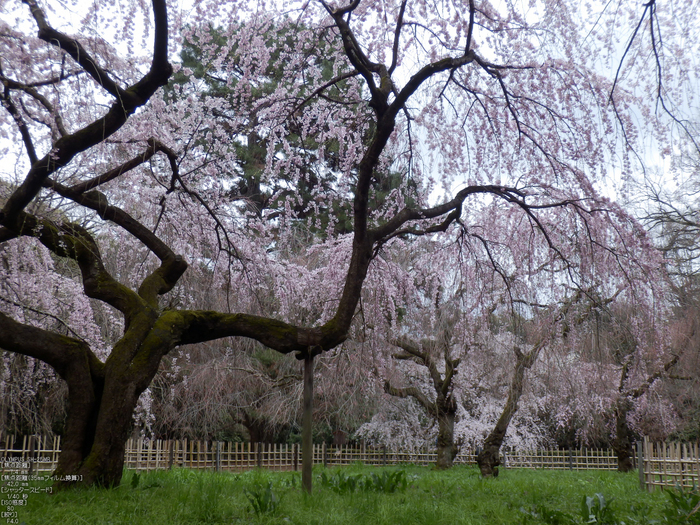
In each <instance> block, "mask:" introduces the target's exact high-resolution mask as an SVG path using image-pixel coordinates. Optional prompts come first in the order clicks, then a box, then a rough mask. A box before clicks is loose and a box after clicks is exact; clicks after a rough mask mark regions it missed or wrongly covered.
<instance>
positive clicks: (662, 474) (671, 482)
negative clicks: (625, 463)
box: [637, 438, 700, 491]
mask: <svg viewBox="0 0 700 525" xmlns="http://www.w3.org/2000/svg"><path fill="white" fill-rule="evenodd" d="M643 451H644V452H643V454H640V455H638V459H637V461H638V464H639V467H640V468H639V483H640V485H641V486H642V487H643V488H646V489H647V490H649V491H653V490H655V489H656V488H669V487H683V488H684V489H697V488H698V485H700V483H699V482H698V481H699V480H700V447H698V444H697V443H652V442H651V441H649V440H648V439H647V438H645V439H644V444H643Z"/></svg>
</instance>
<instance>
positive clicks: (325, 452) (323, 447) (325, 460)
mask: <svg viewBox="0 0 700 525" xmlns="http://www.w3.org/2000/svg"><path fill="white" fill-rule="evenodd" d="M321 454H322V457H323V466H324V467H326V468H328V450H327V449H326V442H325V441H324V442H323V444H322V445H321Z"/></svg>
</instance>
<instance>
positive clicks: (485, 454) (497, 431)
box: [476, 341, 544, 478]
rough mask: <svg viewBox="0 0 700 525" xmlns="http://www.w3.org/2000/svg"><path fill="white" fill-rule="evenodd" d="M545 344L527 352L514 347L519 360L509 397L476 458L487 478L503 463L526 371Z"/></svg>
mask: <svg viewBox="0 0 700 525" xmlns="http://www.w3.org/2000/svg"><path fill="white" fill-rule="evenodd" d="M543 345H544V343H543V342H542V341H540V342H538V343H537V344H535V345H534V346H533V348H532V349H531V350H530V351H529V352H528V353H527V354H523V353H522V352H521V351H520V349H519V348H517V347H515V348H514V349H513V350H514V352H515V357H516V359H517V361H516V363H515V372H514V373H513V379H512V380H511V384H510V390H509V391H508V399H507V400H506V404H505V406H504V407H503V412H501V417H499V418H498V421H497V422H496V426H495V427H494V428H493V430H492V431H491V433H490V434H489V435H488V437H487V438H486V440H485V441H484V449H483V450H482V451H481V452H480V453H479V455H478V456H477V458H476V462H477V464H478V465H479V470H480V471H481V475H482V476H483V477H485V478H490V477H494V478H495V477H496V476H498V466H499V465H500V464H501V445H503V438H505V436H506V432H508V425H510V422H511V420H512V419H513V416H514V415H515V413H516V412H517V411H518V401H520V396H522V394H523V387H524V380H525V371H526V370H527V369H528V368H530V367H531V366H532V365H533V363H534V362H535V360H536V359H537V356H538V355H539V353H540V350H541V349H542V346H543Z"/></svg>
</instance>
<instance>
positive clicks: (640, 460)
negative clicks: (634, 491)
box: [637, 441, 647, 490]
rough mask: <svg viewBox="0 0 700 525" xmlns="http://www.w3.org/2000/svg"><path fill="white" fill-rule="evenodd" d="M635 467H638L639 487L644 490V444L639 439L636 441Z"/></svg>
mask: <svg viewBox="0 0 700 525" xmlns="http://www.w3.org/2000/svg"><path fill="white" fill-rule="evenodd" d="M637 468H638V469H639V488H640V489H642V490H646V489H647V487H646V483H645V482H644V445H643V444H642V442H641V441H637Z"/></svg>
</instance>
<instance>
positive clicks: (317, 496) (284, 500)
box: [2, 465, 669, 525]
mask: <svg viewBox="0 0 700 525" xmlns="http://www.w3.org/2000/svg"><path fill="white" fill-rule="evenodd" d="M384 470H386V471H388V472H394V471H397V470H405V471H406V474H407V477H408V487H407V488H405V490H397V491H396V492H393V493H383V492H380V491H378V490H377V489H376V487H375V486H374V485H372V484H371V483H367V484H366V486H367V488H364V487H365V485H360V486H361V487H362V488H360V489H357V490H355V489H353V490H347V491H345V492H342V491H340V490H339V489H338V486H337V483H336V486H335V487H331V486H330V485H326V486H325V487H324V486H322V484H321V474H322V473H324V472H325V474H326V480H329V479H330V478H332V477H333V476H335V477H336V481H337V480H338V479H340V480H341V481H342V480H343V479H345V478H346V477H347V476H348V475H361V476H362V479H369V478H370V477H371V474H372V473H381V472H382V469H377V468H373V467H364V466H361V465H355V466H351V467H348V468H346V469H344V470H343V471H342V474H341V475H340V476H338V475H337V473H338V470H337V469H329V470H324V469H323V468H318V469H315V471H314V494H313V495H312V496H310V497H309V496H307V495H305V494H303V493H302V491H301V489H300V487H299V485H300V476H299V474H298V473H293V472H269V471H264V470H256V471H250V472H245V473H240V474H232V473H218V474H217V473H214V472H197V471H190V470H186V469H176V470H173V471H158V472H150V473H142V474H140V475H138V477H137V478H134V476H135V474H134V473H132V472H127V473H125V475H124V479H123V481H122V486H120V487H119V488H116V489H112V490H108V489H94V488H87V487H86V488H76V489H73V490H69V491H64V492H60V493H58V494H53V495H46V494H31V495H30V496H29V501H28V505H27V507H26V508H21V507H17V510H18V512H19V522H20V523H22V522H24V523H26V524H29V525H31V524H37V525H39V524H40V525H50V524H61V525H63V524H82V523H85V524H90V525H100V524H128V525H140V524H143V525H159V524H163V525H172V524H200V523H202V524H205V523H206V524H234V523H264V524H289V523H291V524H305V525H309V524H319V525H332V524H350V525H357V524H365V523H366V524H387V525H388V524H391V525H396V524H401V525H410V524H445V525H452V524H480V525H481V524H518V525H521V524H535V523H552V522H553V521H551V520H552V519H554V518H551V517H550V518H548V519H549V520H550V521H543V519H545V518H546V516H545V518H543V517H542V516H544V515H545V514H547V512H550V511H552V512H553V511H558V512H561V513H567V514H570V515H575V516H579V515H580V513H581V510H580V509H581V502H582V498H584V497H586V496H593V495H594V494H597V493H601V494H603V495H604V496H605V499H606V500H607V501H611V503H610V506H611V507H612V511H613V513H614V515H615V516H616V518H617V519H618V520H621V521H624V522H625V524H626V525H629V524H634V523H653V522H654V520H657V522H658V523H663V521H662V519H661V517H662V509H663V508H664V507H665V506H668V500H669V498H667V497H666V496H665V495H663V494H661V493H655V494H647V493H645V492H642V491H641V490H640V489H639V487H638V478H637V476H636V474H634V473H632V474H619V473H617V472H603V471H582V472H569V471H541V470H540V471H531V470H504V469H501V473H500V476H499V477H498V478H496V479H489V480H483V479H481V478H480V476H479V473H478V470H477V469H476V468H471V467H461V466H459V467H454V468H453V469H451V470H449V471H442V472H438V471H433V470H430V469H428V468H423V467H406V468H404V469H397V468H392V469H384ZM3 510H4V509H3ZM543 512H544V514H543ZM526 513H530V516H528V515H527V514H526ZM577 520H579V518H577ZM578 522H580V523H584V522H583V521H582V520H581V521H577V523H578ZM2 523H4V520H3V521H2Z"/></svg>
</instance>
